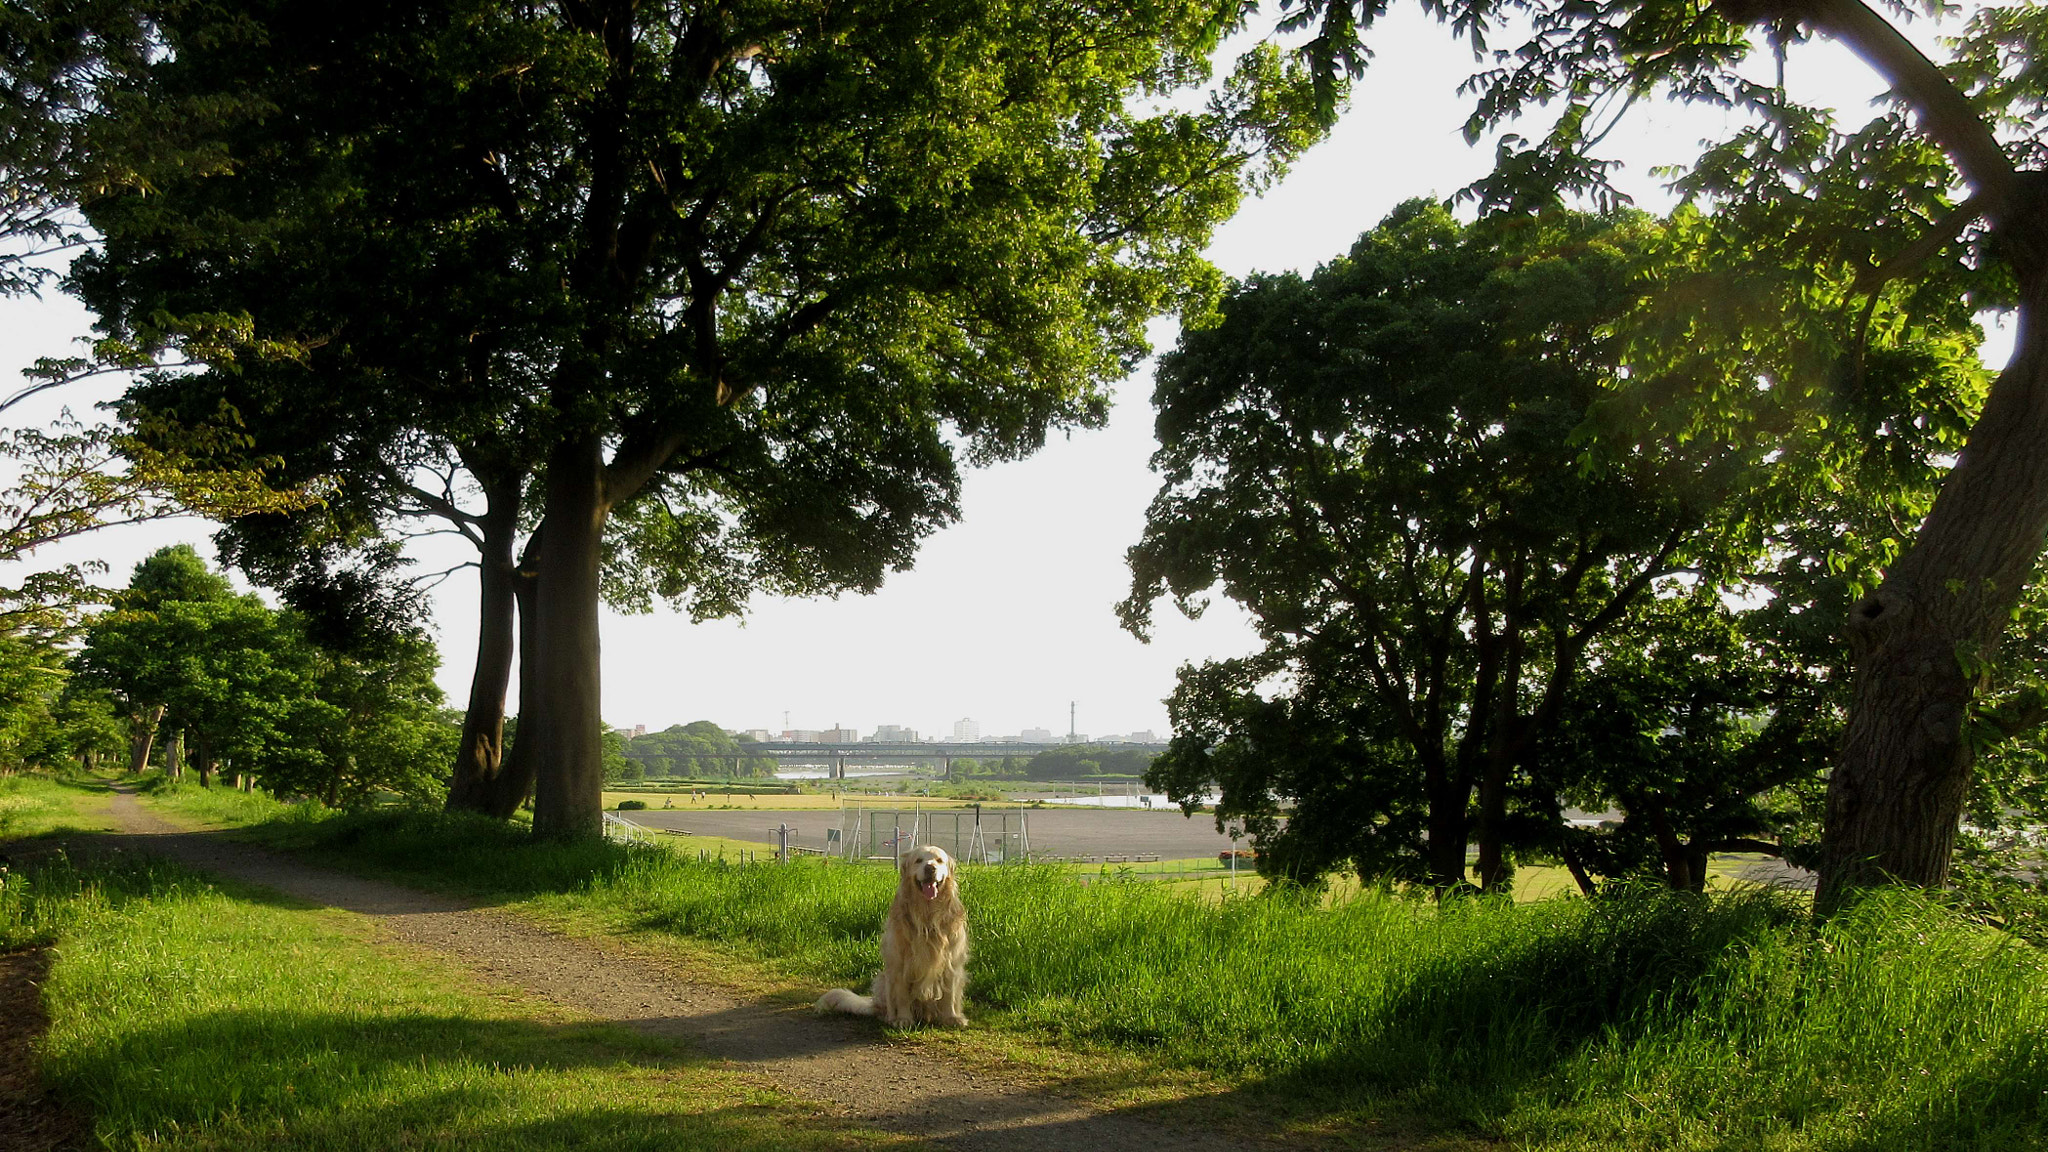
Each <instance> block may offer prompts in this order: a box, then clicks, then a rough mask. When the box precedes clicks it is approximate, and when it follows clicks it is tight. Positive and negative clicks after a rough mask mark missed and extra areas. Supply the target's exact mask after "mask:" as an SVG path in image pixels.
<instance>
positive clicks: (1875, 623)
mask: <svg viewBox="0 0 2048 1152" xmlns="http://www.w3.org/2000/svg"><path fill="white" fill-rule="evenodd" d="M2028 280H2029V281H2031V282H2030V283H2028V284H2027V285H2026V291H2025V294H2024V296H2023V298H2022V302H2021V307H2020V311H2019V335H2018V342H2017V344H2016V346H2015V349H2014V353H2013V359H2012V362H2011V363H2010V364H2008V365H2007V366H2006V369H2005V371H2004V372H2002V373H2000V374H1999V377H1998V380H1997V382H1996V383H1995V384H1994V385H1993V386H1992V389H1991V394H1990V397H1989V398H1988V399H1987V400H1986V401H1985V404H1984V412H1983V414H1982V415H1981V416H1980V417H1979V418H1978V420H1977V424H1976V426H1975V427H1974V428H1972V429H1971V432H1970V439H1969V444H1968V445H1967V446H1966V447H1965V448H1964V449H1963V451H1962V453H1961V454H1960V455H1959V456H1958V458H1957V460H1956V466H1955V469H1954V470H1953V471H1952V472H1951V473H1950V474H1949V477H1948V480H1947V481H1946V482H1945V483H1944V484H1943V485H1942V489H1941V495H1940V496H1939V497H1938V498H1937V499H1936V500H1935V502H1934V508H1933V510H1932V511H1931V512H1929V513H1928V516H1927V521H1926V523H1924V524H1922V525H1921V527H1920V533H1919V535H1918V536H1917V537H1916V538H1915V539H1914V542H1913V546H1912V547H1911V548H1909V549H1908V550H1907V551H1906V553H1905V554H1904V555H1902V556H1901V557H1900V558H1899V561H1898V563H1897V564H1895V565H1893V566H1892V569H1891V571H1890V572H1889V573H1887V574H1886V576H1885V580H1884V583H1883V584H1882V585H1880V586H1879V587H1878V589H1877V591H1876V592H1874V593H1872V594H1871V595H1870V596H1869V597H1868V598H1866V599H1865V600H1864V601H1863V602H1862V603H1860V604H1858V605H1856V607H1855V608H1854V609H1853V610H1852V611H1851V613H1850V619H1849V639H1850V643H1851V645H1852V646H1853V648H1854V651H1855V654H1856V684H1855V694H1854V697H1853V703H1852V704H1851V706H1850V711H1849V722H1848V729H1847V731H1846V732H1845V734H1844V736H1843V741H1842V751H1841V759H1840V761H1839V762H1838V764H1837V765H1836V767H1835V771H1834V773H1833V774H1832V775H1831V776H1830V777H1829V779H1828V801H1827V817H1826V824H1825V827H1824V831H1823V835H1822V839H1821V860H1820V874H1821V876H1820V888H1819V891H1818V893H1817V894H1816V906H1817V907H1818V908H1819V910H1820V911H1822V912H1827V911H1830V910H1832V909H1834V908H1836V907H1838V906H1839V905H1840V904H1841V902H1842V900H1843V898H1844V897H1845V896H1846V895H1847V894H1848V892H1849V890H1851V889H1853V888H1857V887H1862V886H1866V885H1871V884H1879V883H1900V884H1912V885H1920V886H1925V887H1934V886H1938V885H1940V884H1942V883H1944V882H1945V881H1946V880H1947V878H1948V864H1949V853H1950V850H1951V849H1952V848H1953V847H1954V844H1955V836H1956V827H1957V824H1958V823H1959V822H1960V821H1961V818H1962V812H1963V805H1964V802H1965V800H1966V799H1967V797H1968V795H1969V788H1970V770H1971V766H1972V763H1971V759H1972V758H1971V752H1970V744H1969V740H1968V738H1967V734H1966V732H1965V730H1964V724H1965V721H1966V719H1967V716H1968V709H1969V705H1970V700H1971V696H1972V694H1973V693H1974V692H1975V690H1976V687H1977V683H1978V680H1979V679H1980V676H1979V674H1978V672H1977V671H1975V666H1976V665H1977V663H1978V661H1980V660H1981V659H1983V658H1985V657H1988V656H1989V655H1990V654H1991V653H1992V651H1993V649H1994V648H1995V647H1996V646H1997V644H1998V641H1999V638H2000V636H2001V635H2002V634H2003V632H2004V630H2005V626H2006V622H2007V621H2008V620H2009V619H2010V617H2011V613H2012V610H2013V607H2014V606H2015V605H2016V604H2017V603H2018V602H2019V598H2020V593H2021V591H2022V590H2023V588H2024V586H2025V583H2026V580H2027V577H2028V576H2029V575H2030V574H2031V573H2032V571H2033V569H2034V566H2035V564H2036V562H2037V561H2038V559H2039V557H2040V554H2041V546H2042V540H2043V536H2044V534H2048V331H2044V330H2043V329H2042V327H2041V316H2042V308H2043V305H2044V304H2048V277H2044V276H2040V275H2035V276H2031V277H2028Z"/></svg>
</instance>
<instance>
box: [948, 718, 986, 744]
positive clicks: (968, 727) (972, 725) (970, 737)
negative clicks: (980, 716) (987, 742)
mask: <svg viewBox="0 0 2048 1152" xmlns="http://www.w3.org/2000/svg"><path fill="white" fill-rule="evenodd" d="M953 739H955V740H959V741H961V742H963V743H972V742H974V741H976V740H979V739H981V725H980V723H978V722H977V721H975V720H974V719H972V718H970V717H962V718H961V719H959V720H955V721H953Z"/></svg>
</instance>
